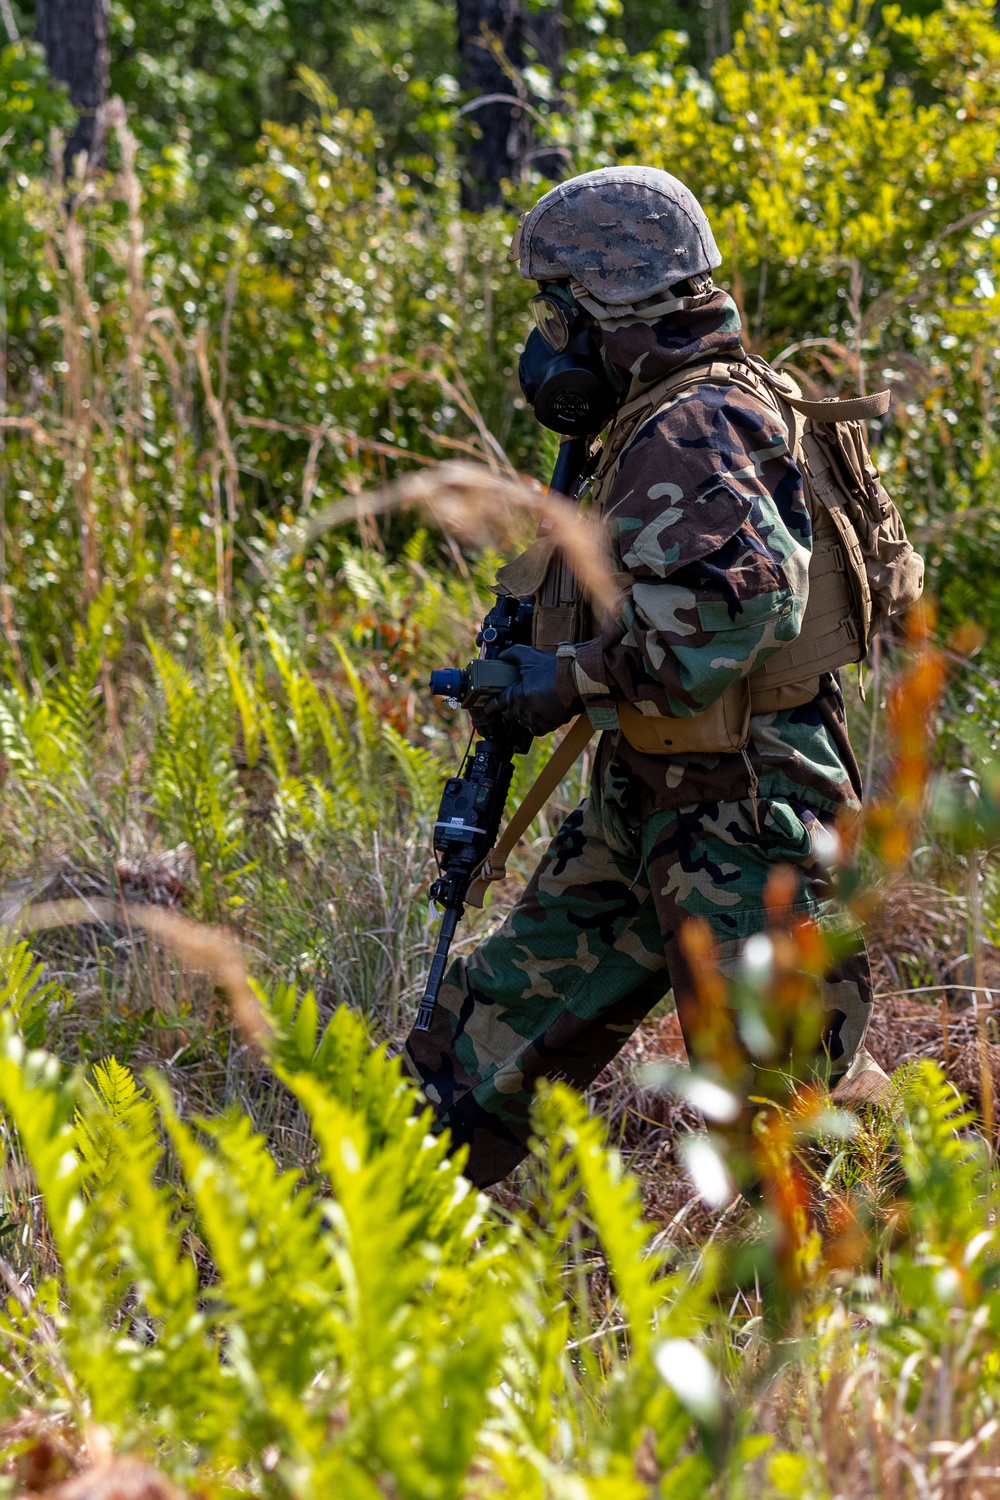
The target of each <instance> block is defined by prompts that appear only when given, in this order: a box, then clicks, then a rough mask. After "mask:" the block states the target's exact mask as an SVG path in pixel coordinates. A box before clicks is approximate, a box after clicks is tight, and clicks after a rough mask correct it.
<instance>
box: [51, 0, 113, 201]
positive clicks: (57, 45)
mask: <svg viewBox="0 0 1000 1500" xmlns="http://www.w3.org/2000/svg"><path fill="white" fill-rule="evenodd" d="M35 32H36V35H37V37H38V40H39V42H41V44H42V46H43V47H44V49H45V60H46V62H47V63H48V65H49V72H50V73H51V74H52V76H53V78H58V79H59V81H60V82H61V83H65V84H66V85H67V86H68V88H69V97H70V100H71V101H72V103H73V104H74V105H75V106H76V110H77V115H78V117H79V118H78V120H77V126H76V129H75V130H74V132H73V134H72V135H71V136H70V138H69V140H68V141H67V142H66V151H65V155H64V161H65V164H66V172H67V175H69V174H70V173H71V172H72V171H73V165H74V161H75V158H76V157H77V156H78V155H79V153H80V152H81V151H85V152H86V153H87V166H88V168H89V169H90V170H93V169H94V168H97V167H102V166H103V165H104V129H103V120H102V118H101V114H102V106H103V105H104V103H105V102H106V100H107V97H108V66H109V60H110V59H109V54H108V0H38V5H37V9H36V19H35Z"/></svg>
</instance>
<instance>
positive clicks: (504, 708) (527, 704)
mask: <svg viewBox="0 0 1000 1500" xmlns="http://www.w3.org/2000/svg"><path fill="white" fill-rule="evenodd" d="M500 660H501V661H507V662H513V664H514V665H515V666H516V667H519V668H520V672H521V676H520V679H519V680H518V681H517V682H515V683H514V684H513V685H512V686H511V687H509V688H504V690H503V692H502V693H498V694H497V696H496V697H495V698H494V699H493V701H492V703H490V704H489V706H488V708H487V709H486V710H485V711H483V712H482V714H481V715H480V714H477V716H476V717H477V719H478V718H480V717H481V718H482V719H483V720H484V721H485V722H486V723H488V724H496V723H497V722H498V721H499V722H502V723H505V724H510V723H513V724H520V725H521V726H522V728H524V729H527V730H528V731H529V732H530V733H531V734H550V733H551V731H552V730H553V729H558V728H559V726H560V724H565V723H567V721H568V720H569V719H572V717H573V715H574V714H576V713H578V712H579V711H580V707H581V705H580V702H579V700H577V701H576V702H575V703H568V704H567V703H564V702H563V700H562V698H561V697H560V696H559V693H558V692H557V690H556V667H557V663H558V658H557V657H556V656H555V654H554V653H552V652H550V651H536V650H535V648H534V646H511V648H510V650H509V651H504V652H502V653H501V656H500ZM476 727H477V728H478V727H479V725H478V724H477V726H476ZM482 732H483V731H482V730H480V733H482ZM488 732H489V731H487V733H488Z"/></svg>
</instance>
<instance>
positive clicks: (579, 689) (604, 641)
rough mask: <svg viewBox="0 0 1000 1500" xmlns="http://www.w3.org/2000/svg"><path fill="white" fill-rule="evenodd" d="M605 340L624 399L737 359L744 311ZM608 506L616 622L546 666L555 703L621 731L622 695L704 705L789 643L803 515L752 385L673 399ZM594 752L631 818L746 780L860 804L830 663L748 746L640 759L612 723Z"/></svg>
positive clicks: (799, 594)
mask: <svg viewBox="0 0 1000 1500" xmlns="http://www.w3.org/2000/svg"><path fill="white" fill-rule="evenodd" d="M604 345H605V350H606V352H607V354H608V356H609V358H610V359H611V360H612V362H613V363H614V364H615V365H616V366H617V367H618V368H619V369H621V370H624V371H626V372H628V373H629V374H630V375H631V377H632V389H631V391H630V393H629V394H630V398H634V397H635V396H636V395H637V394H639V393H640V392H641V390H642V389H643V387H645V386H650V385H653V384H655V383H656V382H657V381H659V380H662V379H663V377H664V376H666V375H668V374H669V373H671V371H673V370H676V369H678V368H679V367H680V366H681V365H685V364H690V363H691V362H692V361H694V360H696V359H704V358H708V359H712V358H718V359H720V360H724V359H725V358H726V356H727V355H732V354H735V353H736V352H737V351H738V350H739V349H740V320H739V313H738V312H737V309H736V306H735V304H734V303H733V301H732V299H731V298H729V297H728V296H727V295H726V294H725V293H724V292H721V291H719V292H716V293H715V295H714V296H713V298H712V300H711V302H710V303H709V304H708V305H706V306H705V307H703V308H699V309H696V310H693V311H689V312H686V313H680V314H676V315H675V316H673V317H670V318H665V319H662V320H660V321H659V322H653V323H648V322H642V321H640V320H631V321H630V322H629V323H628V324H627V325H625V326H622V327H620V328H617V329H615V330H614V331H606V332H605V334H604ZM603 516H604V520H605V523H606V525H607V530H608V535H609V540H610V544H611V552H612V565H613V567H614V568H615V570H616V571H617V572H619V573H621V574H623V575H628V576H629V578H630V580H631V588H630V590H629V592H628V593H627V595H626V596H625V599H624V603H623V606H622V609H621V612H620V614H619V616H618V618H616V619H614V620H612V621H610V622H609V623H608V624H607V625H606V626H605V628H604V629H603V630H602V632H601V634H600V636H598V637H597V638H595V639H594V640H592V641H587V642H585V643H584V644H582V645H578V646H577V647H576V648H575V650H574V653H573V656H572V657H571V656H568V655H563V656H562V657H561V659H560V662H559V666H558V675H557V685H558V689H559V692H560V695H561V696H562V698H563V700H564V701H566V702H569V701H571V700H572V697H573V695H574V693H576V694H579V696H580V697H581V698H582V700H583V703H584V705H585V706H586V708H587V709H588V711H589V712H590V713H591V717H592V718H594V720H595V722H596V723H597V725H598V727H612V728H613V727H614V724H615V722H616V719H617V710H616V708H615V704H616V702H617V701H618V700H620V699H625V700H627V701H628V702H631V703H634V704H636V705H637V706H638V707H640V708H641V707H642V705H643V704H647V705H648V706H649V708H650V709H653V710H655V711H656V712H659V713H665V714H670V715H674V716H681V717H683V716H686V715H691V714H695V713H698V712H700V711H701V710H702V709H704V708H707V707H708V706H709V705H710V704H711V703H713V702H715V700H716V699H718V698H719V697H721V695H722V693H723V692H724V691H725V690H726V688H728V687H730V686H731V685H732V684H733V683H734V682H736V681H737V680H738V679H739V678H741V677H746V676H748V675H749V674H750V673H751V672H752V671H753V670H754V668H755V667H758V666H760V665H761V664H762V663H763V662H764V661H766V660H767V658H768V657H769V656H771V655H773V654H774V653H775V652H776V651H777V650H779V649H780V647H781V646H782V645H783V644H784V643H785V642H788V641H791V640H793V639H794V638H795V636H796V634H797V632H798V629H799V624H800V622H801V619H802V613H803V610H804V608H805V601H806V597H807V591H808V569H809V556H810V550H811V545H812V527H811V523H810V520H809V514H808V511H807V509H806V505H805V501H804V498H803V493H802V481H801V477H800V475H799V473H798V470H797V469H796V467H795V464H794V463H793V461H792V458H791V455H790V453H789V450H788V443H787V440H786V434H785V431H784V428H783V427H782V425H781V422H780V420H779V418H778V417H777V415H776V413H774V412H773V411H772V410H771V409H770V408H769V407H768V406H766V405H765V404H764V403H763V402H762V401H760V400H759V399H758V398H757V397H755V396H754V395H753V394H752V393H749V392H747V391H744V390H742V389H740V388H738V387H723V386H717V385H707V384H706V385H701V386H697V387H695V388H693V389H689V390H686V391H684V392H683V393H681V394H679V395H678V396H676V397H675V398H673V399H672V400H669V401H668V402H667V404H666V405H665V406H664V407H663V408H662V409H661V410H660V411H659V412H657V413H656V414H655V416H654V417H653V418H652V419H651V420H649V421H647V422H646V423H644V424H643V425H642V426H641V427H640V428H639V429H638V431H637V432H636V433H635V435H634V436H633V437H632V439H631V441H630V442H629V444H628V446H627V447H626V449H625V451H624V454H623V456H622V459H621V461H620V464H619V467H618V470H617V473H616V474H615V475H614V479H613V482H612V484H611V488H610V492H609V494H608V495H607V496H606V498H605V503H604V507H603ZM564 650H565V648H564ZM602 750H603V754H602V766H603V768H604V770H605V771H606V772H607V773H609V774H610V776H611V782H612V785H611V786H610V787H609V788H608V795H610V796H611V797H612V799H613V800H616V801H624V802H626V803H627V804H628V811H629V812H630V813H631V815H632V816H633V817H634V818H637V819H641V818H642V817H643V816H644V815H645V812H646V811H647V810H648V809H650V808H665V807H684V806H686V805H688V804H691V803H695V802H702V801H712V800H732V798H733V797H734V795H735V796H750V795H751V794H754V793H755V794H756V795H758V796H761V797H764V798H771V797H778V798H781V797H792V798H799V799H801V800H802V801H803V802H805V803H806V804H807V805H808V806H810V807H812V808H814V809H815V810H816V811H821V812H837V811H839V810H848V811H857V810H858V809H859V808H860V796H861V786H860V778H859V774H858V768H857V764H856V761H855V759H854V755H853V753H852V751H851V748H850V742H849V740H848V737H847V730H846V723H845V719H844V705H843V699H842V697H841V693H840V687H839V683H838V681H837V679H836V677H835V676H834V675H832V674H827V675H825V676H824V677H823V679H821V683H820V691H819V694H818V695H817V697H816V698H815V699H813V701H812V702H810V703H807V704H806V705H804V706H803V707H800V708H794V709H786V710H784V711H782V712H780V713H774V714H767V715H757V716H755V717H754V719H753V720H752V721H751V736H750V744H749V746H748V747H747V752H746V755H743V754H731V755H678V756H670V757H664V756H650V755H643V754H642V753H641V752H639V751H637V750H634V749H633V748H632V747H631V746H630V745H629V744H628V743H627V742H626V741H625V740H624V738H623V737H621V736H620V735H618V734H615V735H614V736H613V744H612V745H606V746H604V747H602Z"/></svg>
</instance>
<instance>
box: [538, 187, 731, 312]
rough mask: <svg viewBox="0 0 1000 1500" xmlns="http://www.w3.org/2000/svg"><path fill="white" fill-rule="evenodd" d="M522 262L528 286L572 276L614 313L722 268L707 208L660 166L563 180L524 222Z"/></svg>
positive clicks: (548, 193) (540, 201)
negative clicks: (534, 282) (706, 213)
mask: <svg viewBox="0 0 1000 1500" xmlns="http://www.w3.org/2000/svg"><path fill="white" fill-rule="evenodd" d="M518 256H519V257H520V262H521V275H522V276H523V277H525V278H526V279H527V280H530V281H560V280H564V279H566V278H570V279H571V280H574V281H576V282H578V283H579V284H580V286H581V287H583V288H584V289H585V290H586V291H587V292H589V293H590V295H591V296H592V297H593V298H594V299H595V300H596V301H597V302H600V303H602V304H604V305H605V306H606V307H609V308H614V307H623V306H624V305H625V304H635V303H641V302H644V301H647V300H648V299H649V298H651V297H655V296H656V295H657V294H658V293H661V292H664V291H666V290H667V289H668V288H669V287H671V286H674V285H676V283H677V282H679V281H683V280H685V279H686V278H688V277H690V276H698V275H702V274H704V273H705V272H709V271H712V270H714V268H715V267H716V266H718V265H721V264H722V256H721V255H720V254H719V247H718V246H717V245H716V243H715V238H714V236H713V234H712V230H711V227H710V225H709V222H708V219H707V218H706V216H705V210H704V209H703V208H702V206H701V204H700V203H699V202H698V200H697V198H696V197H695V196H694V194H693V193H692V192H691V190H690V188H687V187H685V186H684V184H683V183H682V182H680V181H679V180H678V179H677V178H676V177H673V176H671V174H670V173H669V172H664V171H662V170H661V169H660V168H659V167H600V168H599V169H598V170H597V171H596V172H584V173H582V174H581V175H580V176H578V177H570V178H569V179H568V180H567V181H566V182H560V183H559V184H558V185H557V186H556V187H554V188H551V189H550V190H549V191H548V192H547V193H546V194H545V195H544V196H543V197H541V198H540V199H539V200H538V202H537V203H536V204H535V206H534V208H533V209H532V210H531V212H530V213H529V214H528V215H527V217H526V218H525V219H524V221H523V223H522V225H521V227H520V230H519V233H518V235H517V236H516V237H515V241H514V246H513V249H512V251H511V259H516V258H518Z"/></svg>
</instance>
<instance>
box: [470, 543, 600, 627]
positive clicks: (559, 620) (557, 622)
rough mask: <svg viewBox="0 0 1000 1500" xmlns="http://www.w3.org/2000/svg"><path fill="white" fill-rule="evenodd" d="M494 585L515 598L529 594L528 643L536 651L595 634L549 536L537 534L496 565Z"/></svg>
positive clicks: (580, 595) (587, 609)
mask: <svg viewBox="0 0 1000 1500" xmlns="http://www.w3.org/2000/svg"><path fill="white" fill-rule="evenodd" d="M494 587H495V589H496V592H497V593H498V594H509V595H510V596H511V597H512V598H515V599H524V598H527V596H528V595H531V597H532V598H533V600H534V612H533V614H532V617H531V644H532V645H533V646H534V647H535V648H536V649H537V650H539V651H557V650H558V649H559V647H560V646H561V645H562V643H563V641H568V642H569V643H570V644H571V645H578V644H579V642H580V641H586V640H589V639H590V637H591V636H592V635H593V634H594V625H593V619H592V616H591V612H590V606H589V604H588V602H587V600H586V599H585V598H584V596H583V592H582V590H581V588H580V585H579V584H578V583H577V581H576V577H575V575H574V573H573V570H572V568H571V567H570V566H569V564H568V563H567V561H566V559H565V557H564V556H563V554H562V553H561V552H560V551H559V550H558V548H557V547H556V543H555V539H554V538H553V537H551V536H542V537H539V538H538V539H537V541H534V542H532V544H531V546H530V547H527V548H526V549H525V551H524V552H522V553H521V554H520V555H519V556H518V557H515V558H513V559H512V561H511V562H509V563H505V564H504V566H503V567H502V568H499V569H498V570H497V578H496V584H495V585H494Z"/></svg>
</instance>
